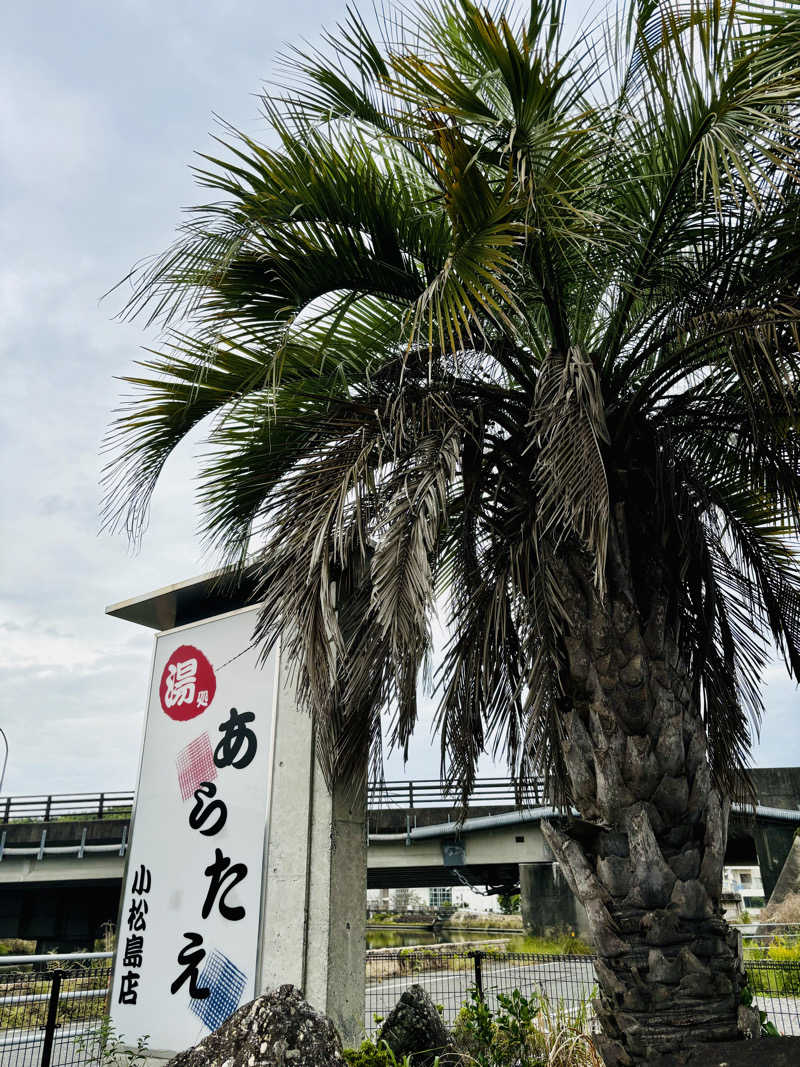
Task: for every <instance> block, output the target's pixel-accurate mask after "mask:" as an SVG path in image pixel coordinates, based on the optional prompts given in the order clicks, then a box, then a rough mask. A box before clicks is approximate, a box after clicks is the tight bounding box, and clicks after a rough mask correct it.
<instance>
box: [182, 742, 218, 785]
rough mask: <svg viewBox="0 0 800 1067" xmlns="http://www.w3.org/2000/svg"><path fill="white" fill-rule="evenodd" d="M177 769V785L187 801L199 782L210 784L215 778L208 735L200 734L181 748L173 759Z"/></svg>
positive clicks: (215, 770) (215, 772)
mask: <svg viewBox="0 0 800 1067" xmlns="http://www.w3.org/2000/svg"><path fill="white" fill-rule="evenodd" d="M175 763H176V764H177V767H178V785H179V786H180V790H181V796H182V797H183V799H184V800H188V799H189V797H190V796H192V794H193V793H194V791H195V789H197V787H198V786H199V785H200V783H201V782H211V781H213V780H214V779H215V778H216V777H217V768H216V767H215V766H214V753H213V752H212V751H211V740H210V738H209V736H208V734H200V736H199V737H196V738H195V739H194V741H190V742H189V744H188V745H187V746H186V748H182V749H181V750H180V752H179V753H178V755H177V756H176V757H175Z"/></svg>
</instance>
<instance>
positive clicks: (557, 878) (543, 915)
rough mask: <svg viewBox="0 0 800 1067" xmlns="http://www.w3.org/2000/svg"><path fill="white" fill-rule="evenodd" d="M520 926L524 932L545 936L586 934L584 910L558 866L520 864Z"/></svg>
mask: <svg viewBox="0 0 800 1067" xmlns="http://www.w3.org/2000/svg"><path fill="white" fill-rule="evenodd" d="M519 892H520V906H521V909H522V924H523V926H524V927H525V930H526V932H527V933H530V934H537V935H548V934H554V933H563V932H565V931H569V930H574V931H575V933H576V934H583V935H588V934H589V922H588V919H587V917H586V909H585V908H584V906H583V904H581V902H580V901H579V900H578V899H577V898H576V897H575V895H574V893H573V892H572V890H571V889H570V887H569V886H568V885H567V881H566V879H565V878H564V875H563V874H562V873H561V871H560V869H559V866H558V864H557V863H520V865H519Z"/></svg>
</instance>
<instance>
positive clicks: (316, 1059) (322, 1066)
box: [168, 985, 344, 1067]
mask: <svg viewBox="0 0 800 1067" xmlns="http://www.w3.org/2000/svg"><path fill="white" fill-rule="evenodd" d="M342 1064H344V1057H343V1056H342V1043H341V1041H340V1040H339V1035H338V1034H337V1032H336V1028H335V1026H334V1025H333V1023H332V1022H331V1020H330V1019H329V1018H328V1017H327V1015H322V1014H321V1013H320V1012H318V1011H315V1010H314V1008H312V1007H311V1005H310V1004H308V1003H306V1001H305V1000H303V996H302V994H301V992H300V990H299V989H296V988H295V987H294V986H293V985H282V986H281V987H280V988H279V989H274V990H273V991H272V992H271V993H265V994H264V996H262V997H257V998H256V999H255V1000H252V1001H251V1002H250V1003H249V1004H245V1005H243V1006H242V1007H241V1008H239V1009H238V1010H237V1011H235V1012H234V1013H233V1015H231V1017H230V1018H229V1019H227V1020H226V1021H225V1022H224V1023H223V1024H222V1026H220V1028H219V1029H218V1030H215V1031H214V1033H213V1034H209V1035H208V1037H206V1038H204V1039H203V1040H202V1041H201V1042H200V1043H199V1044H198V1045H195V1046H194V1048H190V1049H188V1051H186V1052H181V1053H179V1055H177V1056H175V1057H174V1058H173V1059H171V1060H170V1061H169V1064H168V1067H341V1065H342Z"/></svg>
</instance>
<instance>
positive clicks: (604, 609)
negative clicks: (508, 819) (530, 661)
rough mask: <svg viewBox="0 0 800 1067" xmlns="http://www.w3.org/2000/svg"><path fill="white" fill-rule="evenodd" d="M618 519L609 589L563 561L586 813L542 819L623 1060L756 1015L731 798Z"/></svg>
mask: <svg viewBox="0 0 800 1067" xmlns="http://www.w3.org/2000/svg"><path fill="white" fill-rule="evenodd" d="M612 527H613V529H612V532H611V545H610V559H611V563H610V568H609V569H610V572H611V573H610V577H609V589H608V592H607V594H606V595H605V596H604V597H600V596H599V595H598V592H597V589H596V587H595V586H594V584H593V582H592V576H591V572H590V570H589V568H588V566H587V564H586V561H585V559H584V558H583V557H582V555H581V554H580V553H579V552H575V553H574V554H571V555H569V556H568V557H567V558H566V559H564V560H563V561H562V563H561V564H560V565H559V569H560V573H559V577H560V578H561V582H562V588H563V589H564V590H565V591H566V600H565V607H566V613H567V616H568V618H569V620H570V622H569V629H568V634H567V638H566V665H565V671H564V688H565V690H566V693H567V697H568V702H569V711H567V713H566V715H565V717H564V731H563V752H564V757H565V760H566V764H567V768H568V773H569V777H570V780H571V784H572V793H573V799H574V802H575V805H576V807H577V808H578V810H579V812H580V815H581V820H582V821H578V822H575V823H573V824H571V825H570V826H569V827H568V828H567V829H566V830H559V829H556V827H555V826H554V825H549V826H547V827H546V828H545V834H546V837H547V840H548V842H549V844H550V846H551V848H552V850H553V852H554V854H555V856H556V858H557V860H558V862H559V864H560V865H561V868H562V870H563V872H564V874H565V875H566V877H567V879H568V880H569V882H570V885H571V887H572V889H573V892H575V894H576V895H577V896H578V898H579V899H580V900H581V901H582V902H583V904H584V905H585V907H586V910H587V913H588V916H589V922H590V924H591V928H592V932H593V937H594V941H595V947H596V949H597V952H598V954H599V956H600V960H599V962H598V964H597V975H598V982H599V988H600V993H599V998H598V1000H597V1002H596V1010H597V1013H598V1015H599V1018H600V1020H601V1023H602V1026H603V1031H604V1036H603V1038H602V1039H601V1050H602V1052H603V1056H604V1058H605V1061H606V1063H607V1064H608V1065H609V1067H612V1065H614V1067H616V1065H618V1064H619V1065H628V1064H639V1063H650V1062H651V1061H652V1060H653V1059H654V1058H655V1057H656V1056H657V1055H659V1054H661V1053H666V1052H679V1051H681V1050H682V1049H685V1048H688V1047H691V1046H693V1045H696V1044H698V1043H700V1042H707V1041H725V1040H733V1039H735V1038H737V1037H738V1036H740V1035H741V1034H742V1032H743V1031H744V1030H754V1031H755V1033H754V1034H753V1036H757V1032H758V1025H757V1020H758V1016H757V1013H755V1014H754V1013H753V1012H752V1011H751V1010H750V1009H746V1008H741V1007H740V994H741V990H742V987H743V986H744V984H745V976H744V970H743V966H742V961H741V945H740V937H739V934H738V933H737V932H736V931H733V930H731V929H730V928H729V926H728V924H727V923H726V922H725V920H724V919H723V917H722V909H721V906H720V897H721V892H722V863H723V857H724V853H725V845H726V838H727V815H728V808H729V804H728V802H727V801H726V800H724V799H723V798H721V797H720V795H719V793H718V791H717V789H716V788H714V786H713V784H712V779H711V773H710V768H709V763H708V758H707V754H706V738H705V729H704V725H703V722H702V719H701V717H700V714H699V710H698V708H697V706H696V703H695V702H694V700H693V698H692V694H691V687H690V684H689V677H688V671H687V669H686V665H685V664H684V663H683V662H682V660H681V657H680V655H679V652H678V648H677V645H676V642H675V640H674V637H673V635H671V634H670V633H669V632H668V630H667V627H666V625H665V621H664V618H665V611H664V609H663V603H664V602H665V601H664V600H663V599H662V600H661V601H659V600H658V597H656V598H655V599H656V601H657V603H658V606H657V607H656V608H655V609H654V610H653V612H652V616H651V617H650V618H649V619H646V620H642V619H641V618H640V617H639V614H638V612H637V610H636V607H635V598H634V596H633V592H632V585H631V581H630V564H629V561H628V558H627V553H626V552H625V551H624V542H623V540H622V537H621V536H620V535H621V532H622V524H621V522H620V521H619V517H618V521H617V522H615V523H612Z"/></svg>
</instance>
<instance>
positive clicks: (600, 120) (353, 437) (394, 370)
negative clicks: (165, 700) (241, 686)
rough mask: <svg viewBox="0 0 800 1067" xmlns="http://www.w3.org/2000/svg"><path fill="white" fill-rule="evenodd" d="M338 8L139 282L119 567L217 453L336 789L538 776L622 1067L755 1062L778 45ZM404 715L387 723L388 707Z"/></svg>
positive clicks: (769, 39)
mask: <svg viewBox="0 0 800 1067" xmlns="http://www.w3.org/2000/svg"><path fill="white" fill-rule="evenodd" d="M563 20H564V9H563V5H562V3H561V0H532V3H531V4H530V8H529V10H526V11H525V12H524V13H520V12H519V11H518V9H517V8H515V7H513V6H512V5H504V4H502V3H499V4H494V5H492V6H491V7H490V8H489V9H485V8H478V7H475V6H473V5H472V4H471V3H469V2H467V0H430V3H429V4H428V5H423V6H421V7H419V8H418V9H414V10H413V11H409V10H408V9H406V8H398V9H396V10H393V11H389V13H388V14H387V15H386V19H385V23H384V26H383V30H382V36H381V35H379V36H374V35H373V34H371V33H370V31H369V30H368V28H367V27H366V25H365V24H364V23H363V22H362V20H361V19H360V17H359V16H358V15H357V14H355V13H352V14H351V15H350V17H349V19H348V20H347V22H346V23H345V24H344V25H343V26H341V27H339V29H338V30H337V31H336V32H334V33H331V34H330V35H329V36H328V37H327V38H326V46H325V47H323V49H322V50H321V51H311V52H305V53H303V52H293V53H292V54H291V55H290V56H289V57H288V62H287V67H286V88H285V90H277V91H275V92H274V93H270V94H269V95H267V96H265V97H264V100H263V104H264V114H265V121H266V126H267V131H268V143H267V144H259V143H256V142H255V141H253V140H251V139H248V138H247V137H244V136H240V135H237V134H236V133H235V132H234V131H230V135H229V137H227V138H226V139H225V143H224V144H223V145H222V147H221V149H220V152H219V154H218V156H217V157H216V158H212V157H206V161H205V164H204V165H203V167H202V168H201V169H199V170H198V173H197V177H198V182H199V184H200V185H201V186H203V187H204V188H206V189H208V190H209V191H210V200H209V202H208V203H207V204H206V205H205V206H201V207H197V208H194V209H193V210H192V213H191V216H190V218H189V219H188V221H187V222H186V223H185V224H184V225H183V227H182V229H181V232H180V235H179V238H178V240H177V242H176V244H175V245H174V247H172V248H171V249H169V250H168V251H167V253H166V254H165V255H164V256H162V257H161V258H160V259H157V260H156V261H154V262H153V263H152V264H151V265H149V266H148V267H147V268H145V269H144V270H143V271H141V272H140V273H139V274H138V276H137V277H136V280H135V281H136V284H135V289H134V295H133V297H132V299H131V301H130V304H129V306H128V310H129V311H130V313H132V314H137V313H142V312H143V313H145V314H149V315H150V317H151V321H157V322H159V323H160V324H161V325H162V326H163V327H164V329H165V330H166V338H165V340H164V343H163V345H162V346H161V348H160V350H159V351H158V352H156V353H155V354H153V355H152V356H151V357H150V358H148V359H147V360H146V361H145V362H144V363H143V364H141V366H140V369H139V370H137V371H136V373H135V374H134V375H132V376H131V377H130V378H129V379H128V380H129V381H130V382H131V383H132V385H133V386H134V387H135V390H136V395H135V397H134V399H133V400H132V401H131V404H130V407H129V408H127V409H124V410H123V411H122V412H121V414H120V415H119V417H118V419H117V421H116V423H115V424H114V428H113V430H112V432H111V439H110V445H111V447H112V448H113V450H114V452H115V456H114V459H113V461H112V463H111V465H110V467H109V470H108V482H107V490H108V495H107V508H108V510H107V515H106V517H107V521H108V523H109V524H110V525H118V524H122V525H124V526H127V529H128V531H129V532H130V534H131V535H132V536H134V537H136V536H138V535H139V534H140V532H141V530H142V529H143V527H144V524H145V521H146V515H147V506H148V501H149V499H150V494H151V493H152V490H153V487H154V485H155V484H156V481H157V479H158V477H159V474H160V472H161V470H162V467H163V465H164V463H165V461H166V459H167V457H168V456H169V455H170V453H171V451H172V450H173V449H174V448H175V447H176V445H178V444H179V443H180V442H181V441H182V440H183V439H184V438H185V437H186V435H187V434H188V433H190V431H192V430H193V429H194V428H195V427H196V426H198V424H200V423H203V424H204V426H205V429H206V431H207V439H208V448H207V450H206V452H205V455H204V459H203V465H202V471H201V474H200V482H199V486H200V489H199V492H200V499H201V502H202V504H203V506H204V508H205V515H206V522H205V528H204V534H205V537H206V540H207V542H208V544H209V545H210V546H211V547H212V548H214V549H217V550H219V553H220V556H221V558H222V561H223V562H224V563H226V564H233V565H235V566H243V565H244V563H245V561H246V560H249V562H250V563H252V565H253V567H254V571H255V573H256V574H257V575H258V582H259V585H258V593H257V596H258V599H259V600H261V601H263V603H264V607H263V610H262V613H261V616H260V621H259V624H258V627H257V631H256V636H257V638H258V639H259V640H260V641H262V642H263V643H264V645H265V647H267V646H269V645H270V644H271V643H272V642H274V641H275V640H276V639H277V638H278V637H279V636H280V637H282V639H283V641H284V645H283V647H284V649H285V650H286V652H287V653H288V656H289V658H290V660H292V661H293V662H294V664H295V670H296V675H297V678H298V683H299V689H300V695H301V699H302V701H303V702H304V703H305V705H306V707H307V708H309V709H311V710H313V712H314V713H315V715H316V721H317V724H318V730H317V737H318V740H319V750H320V756H321V759H322V761H323V764H324V767H325V770H326V773H327V776H328V779H329V781H334V780H336V779H339V778H342V777H343V778H345V779H346V780H348V781H350V782H351V783H356V782H358V781H363V777H364V775H365V773H366V772H365V766H366V758H365V753H366V752H367V751H369V752H370V754H371V760H372V765H373V767H378V766H379V765H380V760H381V745H382V739H383V740H386V739H388V742H389V743H390V744H392V745H399V746H400V747H404V746H406V745H407V742H408V739H409V737H410V736H411V733H412V731H413V729H414V725H415V722H416V718H417V705H416V689H417V681H418V677H419V675H420V671H421V669H422V667H423V665H424V663H425V661H426V657H427V656H428V655H429V653H430V651H431V628H430V620H431V615H432V612H433V609H434V604H435V603H439V604H442V605H444V606H445V608H446V612H447V623H448V628H449V634H450V640H449V644H448V645H447V648H446V649H445V650H444V654H443V657H442V659H441V662H440V663H439V665H438V673H437V685H438V693H439V699H440V703H439V711H438V719H437V727H438V732H439V736H440V739H441V747H442V761H443V773H444V775H445V777H446V778H447V780H448V781H449V782H450V783H451V784H452V785H453V786H454V787H457V788H460V790H461V792H462V796H463V797H466V796H467V795H468V793H469V790H470V787H471V785H472V782H473V781H474V777H475V773H476V764H477V760H478V757H479V756H480V754H481V753H482V752H484V751H485V750H487V749H489V750H491V751H493V752H495V753H502V754H503V755H504V756H505V757H506V758H507V760H508V765H509V769H510V772H511V773H512V774H513V775H514V776H516V777H518V778H520V779H521V778H524V777H525V776H526V775H528V774H532V773H536V772H541V773H542V774H544V776H545V777H546V779H547V788H548V789H549V791H550V796H551V797H552V798H553V799H554V801H556V802H557V803H558V804H560V805H563V806H564V807H565V808H566V806H567V805H572V806H574V807H575V808H576V809H577V810H578V812H579V813H580V817H579V818H577V819H574V820H572V819H566V818H565V819H564V820H562V821H561V822H558V823H557V822H555V821H554V822H552V823H551V824H550V825H549V827H548V828H547V836H548V840H549V843H550V846H551V848H552V849H553V852H554V853H555V855H556V857H557V859H558V861H559V863H560V865H561V867H562V869H563V871H564V872H565V874H566V876H567V878H568V879H569V881H570V884H571V886H572V888H573V890H574V891H575V892H576V894H577V895H578V896H579V897H580V899H581V900H582V901H583V903H584V904H585V906H586V909H587V912H588V915H589V919H590V922H591V925H592V928H593V931H594V941H595V944H596V947H597V950H598V952H599V954H600V957H601V958H600V962H599V963H598V965H597V967H598V977H599V982H600V989H601V992H600V1000H599V1016H600V1019H601V1021H602V1025H603V1030H604V1034H605V1039H604V1040H605V1044H604V1054H605V1056H606V1061H607V1063H609V1064H612V1063H619V1064H630V1063H647V1062H649V1060H650V1059H651V1058H652V1057H653V1056H654V1055H655V1053H656V1052H659V1051H668V1050H673V1049H680V1048H682V1047H684V1046H687V1045H690V1044H692V1043H695V1042H702V1041H713V1040H722V1039H729V1038H732V1037H735V1036H736V1035H737V1032H738V1030H737V1007H738V1005H739V999H740V991H741V989H742V987H743V984H744V975H743V971H742V964H741V960H740V959H739V956H738V951H737V942H736V936H735V935H734V934H732V933H731V932H730V931H729V929H728V927H727V926H726V924H725V922H724V921H723V918H722V913H721V909H720V893H721V873H722V861H723V855H724V850H725V842H726V824H727V816H728V809H729V800H728V798H729V797H730V796H731V795H735V794H736V792H737V791H739V790H741V788H742V779H741V777H740V774H739V772H740V768H741V767H742V765H743V763H744V762H745V761H746V758H747V756H748V752H749V750H750V743H751V737H752V729H753V724H754V723H756V724H757V722H758V718H759V715H760V713H761V710H762V709H761V700H760V695H759V685H760V677H761V673H762V669H763V667H764V665H765V663H766V662H767V661H768V658H769V651H770V643H771V642H772V641H774V642H776V643H777V644H778V646H779V647H780V649H781V650H782V652H783V654H784V656H785V658H786V661H787V664H788V665H789V668H790V670H791V671H792V672H794V673H795V674H796V673H797V671H798V667H800V582H799V580H798V577H799V576H798V566H797V560H796V557H795V555H794V553H793V549H792V538H793V537H794V536H795V535H796V533H797V530H798V518H800V497H799V495H798V493H799V491H800V468H799V465H798V458H799V457H800V448H799V441H798V414H797V411H798V408H797V390H798V386H800V352H799V351H798V345H799V342H800V337H798V322H800V186H799V185H798V178H797V169H796V168H797V162H798V104H799V103H800V17H798V9H797V5H796V4H794V3H784V2H780V0H777V2H774V3H772V2H770V3H762V2H759V0H741V2H734V0H729V2H724V0H723V2H713V3H712V2H710V0H709V2H705V0H663V2H661V3H658V2H657V0H629V2H628V3H627V4H624V5H622V6H618V7H617V8H614V9H613V10H612V12H611V15H610V17H609V20H608V22H607V23H606V22H600V23H596V24H595V25H594V26H593V27H592V28H590V29H589V30H588V31H587V32H584V33H582V34H580V35H578V36H577V37H576V38H575V39H574V40H572V41H568V40H566V39H565V36H564V33H563V30H562V27H563ZM387 709H388V715H387V716H385V717H384V724H383V726H382V713H383V712H386V711H387Z"/></svg>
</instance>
